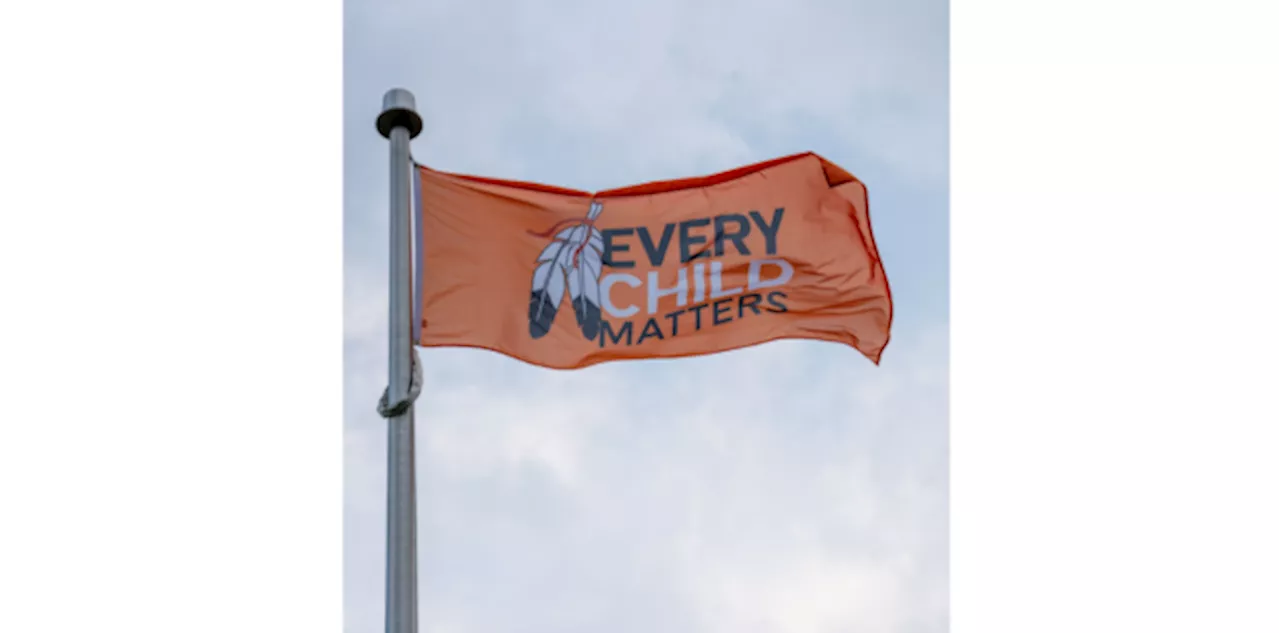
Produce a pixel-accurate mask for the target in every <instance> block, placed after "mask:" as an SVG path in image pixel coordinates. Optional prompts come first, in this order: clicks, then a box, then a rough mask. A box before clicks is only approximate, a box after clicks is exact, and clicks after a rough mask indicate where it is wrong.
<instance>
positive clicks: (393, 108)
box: [377, 88, 422, 138]
mask: <svg viewBox="0 0 1280 633" xmlns="http://www.w3.org/2000/svg"><path fill="white" fill-rule="evenodd" d="M377 127H378V133H379V134H381V135H382V137H383V138H391V130H394V129H395V128H397V127H404V128H406V129H408V130H409V138H415V137H417V136H418V134H419V133H421V132H422V117H421V116H418V110H417V104H416V103H415V102H414V99H413V93H412V92H409V91H408V90H405V89H404V88H392V89H391V90H388V91H387V93H386V94H384V95H382V114H379V115H378V122H377Z"/></svg>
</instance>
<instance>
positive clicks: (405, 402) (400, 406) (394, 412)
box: [378, 349, 422, 419]
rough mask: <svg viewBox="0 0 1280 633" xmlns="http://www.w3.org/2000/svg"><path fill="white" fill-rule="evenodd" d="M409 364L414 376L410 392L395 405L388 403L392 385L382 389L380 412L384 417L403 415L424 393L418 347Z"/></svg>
mask: <svg viewBox="0 0 1280 633" xmlns="http://www.w3.org/2000/svg"><path fill="white" fill-rule="evenodd" d="M409 364H410V365H411V366H412V367H413V373H412V378H410V380H409V393H407V394H405V397H404V398H403V399H402V400H400V401H398V402H396V403H395V405H388V403H387V399H388V398H389V397H390V395H389V394H390V392H391V387H390V386H388V387H387V388H386V389H384V390H383V391H382V398H381V399H379V400H378V414H379V415H381V416H382V417H384V418H387V419H391V418H394V417H397V416H400V415H403V414H404V413H405V412H406V411H408V410H409V407H411V406H413V402H414V401H415V400H417V399H418V394H420V393H422V364H421V363H419V362H418V350H417V349H414V350H413V355H412V356H410V357H409Z"/></svg>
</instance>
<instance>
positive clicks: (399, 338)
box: [376, 88, 422, 633]
mask: <svg viewBox="0 0 1280 633" xmlns="http://www.w3.org/2000/svg"><path fill="white" fill-rule="evenodd" d="M376 127H377V129H378V132H379V133H380V134H382V136H383V138H386V139H388V140H389V141H390V145H391V163H390V165H391V170H390V171H391V174H390V176H391V205H390V211H391V230H390V233H391V248H390V251H391V257H390V277H389V279H390V288H389V291H390V292H389V295H390V316H389V323H388V325H389V330H388V343H389V349H388V355H387V356H388V382H387V393H386V395H385V396H384V402H383V405H380V407H379V409H380V411H382V412H383V415H384V416H385V417H386V418H387V563H386V565H387V577H386V613H385V621H386V633H417V631H418V546H417V500H416V491H415V481H414V478H415V474H414V445H413V441H414V434H413V396H414V395H416V394H411V393H410V383H411V381H412V373H413V369H414V367H413V345H414V343H415V342H414V341H413V340H412V336H411V332H412V319H411V317H410V315H411V314H412V312H413V310H412V306H411V305H410V302H411V299H410V297H412V296H413V292H412V287H411V284H412V262H411V253H410V239H411V224H410V222H411V217H410V208H409V207H410V202H409V200H410V186H411V182H410V180H409V178H410V170H411V166H410V163H409V140H410V139H412V138H413V137H416V136H417V135H418V134H419V133H420V132H421V131H422V117H420V116H418V113H417V111H416V108H415V103H414V98H413V94H412V93H410V92H409V91H408V90H403V89H399V88H396V89H393V90H389V91H387V93H386V94H385V95H383V97H382V112H381V114H379V115H378V120H377V124H376ZM388 403H397V404H398V405H399V406H395V407H386V408H384V406H385V405H387V404H388Z"/></svg>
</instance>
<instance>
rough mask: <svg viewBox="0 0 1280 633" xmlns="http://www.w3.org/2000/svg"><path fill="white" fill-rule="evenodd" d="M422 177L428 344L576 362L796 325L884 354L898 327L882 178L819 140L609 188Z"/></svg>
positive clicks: (685, 347)
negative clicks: (869, 175) (819, 147)
mask: <svg viewBox="0 0 1280 633" xmlns="http://www.w3.org/2000/svg"><path fill="white" fill-rule="evenodd" d="M418 174H419V177H420V178H421V181H420V183H418V184H419V185H420V190H419V197H420V199H421V209H420V212H421V216H420V220H421V221H420V223H419V226H420V230H421V232H420V234H419V238H418V239H419V243H420V247H421V251H422V252H421V258H422V259H421V272H422V278H421V280H420V284H421V287H420V290H421V312H420V314H421V315H422V322H421V330H420V339H419V344H420V345H422V346H424V347H475V348H483V349H488V350H492V351H496V352H499V353H501V354H505V355H507V356H510V357H514V358H517V359H520V360H523V361H525V362H528V363H531V364H534V365H540V366H543V367H550V368H556V369H576V368H582V367H587V366H590V365H595V364H597V363H602V362H606V361H613V360H624V359H641V358H672V357H681V356H692V355H700V354H711V353H716V352H722V351H727V350H731V349H737V348H742V347H747V346H751V345H756V344H759V343H764V342H767V341H773V340H777V339H784V338H795V339H818V340H825V341H835V342H838V343H844V344H846V345H850V346H852V347H854V348H856V349H857V350H858V351H860V352H862V353H863V354H864V355H866V356H867V357H868V358H870V359H871V360H872V361H873V362H875V363H876V364H879V362H880V355H881V353H882V351H883V350H884V348H885V345H886V344H887V343H888V342H889V325H890V322H891V321H892V316H893V303H892V300H891V298H890V294H889V285H888V282H887V281H886V279H885V274H884V267H883V266H882V265H881V263H880V256H879V253H878V252H877V251H876V245H875V241H874V240H873V238H872V234H871V222H870V219H869V216H868V212H867V190H866V187H864V186H863V184H862V183H861V182H860V181H858V179H857V178H854V177H853V176H852V175H851V174H849V173H848V172H847V171H845V170H843V169H841V168H840V167H838V166H836V165H834V164H832V163H830V162H828V161H826V160H825V159H823V158H822V157H820V156H818V155H816V154H812V153H806V154H799V155H795V156H787V157H784V158H779V159H776V160H772V161H768V162H764V163H759V164H755V165H750V166H747V167H742V168H739V169H735V170H732V171H728V172H724V173H720V174H716V175H713V176H707V177H703V178H691V179H685V180H673V181H664V182H656V183H650V184H645V185H639V186H635V187H628V188H624V189H614V190H609V191H602V192H599V193H596V194H591V193H588V192H584V191H574V190H570V189H561V188H558V187H551V186H547V185H539V184H532V183H524V182H515V181H506V180H494V179H489V178H479V177H475V176H464V175H458V174H450V173H443V172H439V171H435V170H432V169H429V168H426V167H421V166H419V167H418Z"/></svg>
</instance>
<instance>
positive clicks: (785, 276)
mask: <svg viewBox="0 0 1280 633" xmlns="http://www.w3.org/2000/svg"><path fill="white" fill-rule="evenodd" d="M765 265H773V266H777V267H778V268H781V269H782V274H781V275H779V276H778V277H776V278H774V279H765V280H761V279H760V269H761V268H763V267H764V266H765ZM794 272H795V270H794V269H792V268H791V264H789V263H787V261H786V260H783V259H757V260H752V262H751V267H750V268H749V269H747V290H759V289H761V288H772V287H774V286H781V285H782V284H785V283H787V282H788V281H791V275H792V274H793V273H794Z"/></svg>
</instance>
